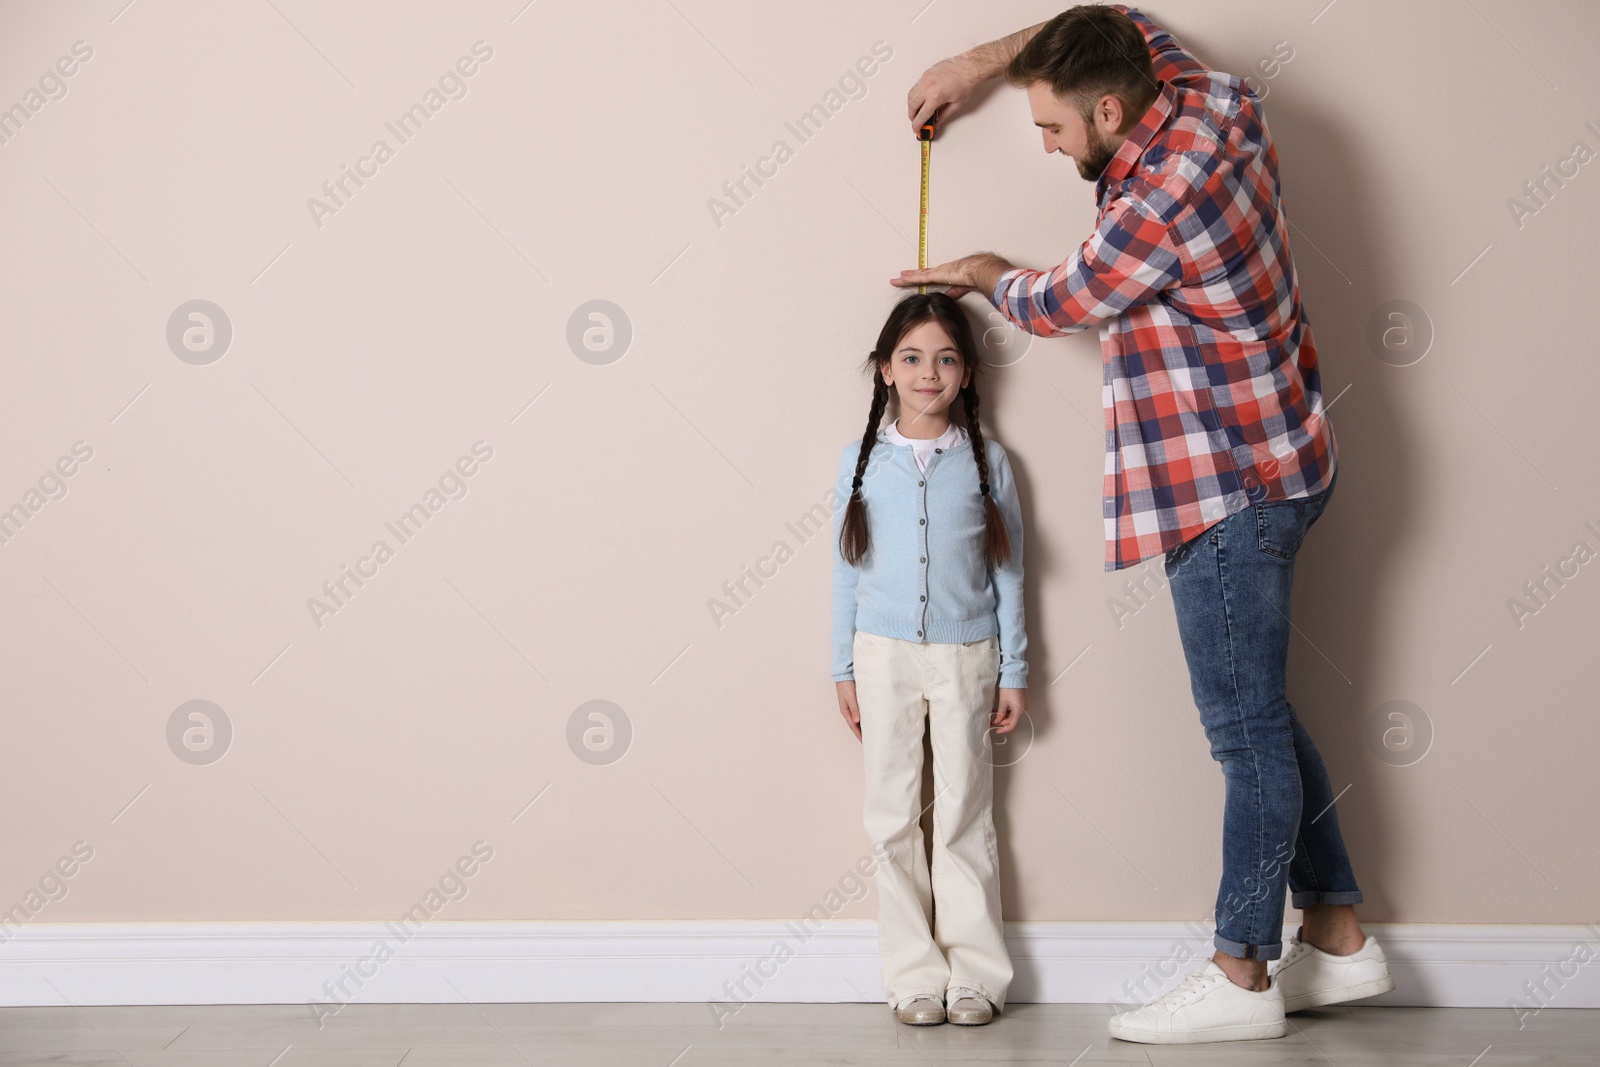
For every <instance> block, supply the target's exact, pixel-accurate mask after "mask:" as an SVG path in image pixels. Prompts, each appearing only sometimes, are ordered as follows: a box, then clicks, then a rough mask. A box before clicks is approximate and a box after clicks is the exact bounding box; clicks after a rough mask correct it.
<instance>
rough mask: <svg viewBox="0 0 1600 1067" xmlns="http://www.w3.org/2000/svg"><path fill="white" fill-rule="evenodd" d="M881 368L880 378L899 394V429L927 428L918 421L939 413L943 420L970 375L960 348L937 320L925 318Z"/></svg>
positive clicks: (906, 335)
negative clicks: (919, 424)
mask: <svg viewBox="0 0 1600 1067" xmlns="http://www.w3.org/2000/svg"><path fill="white" fill-rule="evenodd" d="M880 369H881V371H882V373H883V380H884V381H885V382H886V383H888V384H889V385H891V386H893V387H894V389H895V392H896V393H897V394H898V395H899V397H900V413H901V420H902V421H901V427H900V429H901V431H902V432H904V431H905V430H908V429H922V428H930V427H919V426H918V425H917V424H918V420H921V419H923V418H925V417H928V416H940V419H939V421H945V420H946V419H947V418H948V416H947V415H946V409H947V408H949V407H950V405H951V404H952V403H954V401H955V398H956V394H957V393H958V392H960V391H961V389H962V388H963V387H965V386H966V384H967V382H968V380H969V379H970V378H971V377H972V372H971V370H970V369H969V368H967V367H966V366H964V365H963V363H962V359H961V351H960V349H958V348H956V343H955V341H953V340H951V338H950V335H949V334H948V333H946V332H945V329H944V327H943V326H941V325H940V324H939V320H938V319H928V320H926V321H924V322H920V323H918V324H917V325H915V326H913V327H912V328H911V329H909V330H907V331H906V332H905V336H903V337H901V338H900V343H899V345H897V346H896V347H895V350H894V353H893V354H892V355H891V356H890V357H889V363H888V365H887V366H884V367H882V368H880Z"/></svg>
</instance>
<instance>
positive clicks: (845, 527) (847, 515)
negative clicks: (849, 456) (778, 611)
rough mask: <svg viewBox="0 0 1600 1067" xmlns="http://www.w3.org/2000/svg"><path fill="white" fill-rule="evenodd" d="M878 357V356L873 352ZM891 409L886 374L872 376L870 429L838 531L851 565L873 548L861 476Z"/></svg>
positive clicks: (868, 426)
mask: <svg viewBox="0 0 1600 1067" xmlns="http://www.w3.org/2000/svg"><path fill="white" fill-rule="evenodd" d="M874 357H876V353H874ZM888 406H889V383H888V382H885V381H884V380H883V375H881V374H874V375H873V376H872V407H871V409H870V410H869V412H868V413H867V429H866V432H865V433H863V434H862V435H861V453H860V455H858V456H857V457H856V476H855V480H854V481H853V482H852V483H851V490H850V503H849V505H848V506H847V507H846V508H845V512H844V522H843V523H842V524H841V526H840V528H839V554H840V555H841V556H843V557H844V559H845V561H846V562H847V563H849V564H850V566H852V567H855V566H859V565H860V563H861V560H862V558H863V557H865V556H866V554H867V550H868V549H869V548H871V547H872V541H871V534H870V531H869V530H868V528H867V502H866V500H865V499H863V498H862V496H861V476H862V475H863V474H865V473H866V470H867V461H868V460H869V459H870V458H871V457H872V446H873V445H875V444H876V443H877V441H878V423H879V421H881V420H882V418H883V413H884V410H885V409H886V408H887V407H888Z"/></svg>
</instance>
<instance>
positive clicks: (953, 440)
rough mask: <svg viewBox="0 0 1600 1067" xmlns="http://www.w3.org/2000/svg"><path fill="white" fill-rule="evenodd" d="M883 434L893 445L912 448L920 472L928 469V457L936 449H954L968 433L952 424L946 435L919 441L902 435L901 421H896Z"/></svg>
mask: <svg viewBox="0 0 1600 1067" xmlns="http://www.w3.org/2000/svg"><path fill="white" fill-rule="evenodd" d="M883 432H884V435H885V436H887V437H888V438H889V440H890V441H891V442H892V443H894V444H897V445H910V446H911V454H912V455H913V456H915V457H916V458H917V468H918V469H919V470H927V469H928V457H929V456H931V455H933V450H934V449H936V448H954V447H955V446H956V445H958V444H960V443H961V442H962V441H965V440H966V439H967V431H966V430H963V429H962V428H961V427H959V426H957V425H956V424H955V423H954V422H952V423H950V427H949V429H947V430H945V432H944V433H942V434H940V435H939V436H938V437H930V438H928V439H927V440H926V441H919V440H918V439H916V438H915V437H906V436H905V435H904V434H902V433H901V432H900V420H899V419H895V420H894V422H892V423H890V424H889V425H888V426H887V427H885V428H884V431H883Z"/></svg>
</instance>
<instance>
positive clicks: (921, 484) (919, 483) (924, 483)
mask: <svg viewBox="0 0 1600 1067" xmlns="http://www.w3.org/2000/svg"><path fill="white" fill-rule="evenodd" d="M927 484H928V483H927V482H918V483H917V485H919V486H923V485H927Z"/></svg>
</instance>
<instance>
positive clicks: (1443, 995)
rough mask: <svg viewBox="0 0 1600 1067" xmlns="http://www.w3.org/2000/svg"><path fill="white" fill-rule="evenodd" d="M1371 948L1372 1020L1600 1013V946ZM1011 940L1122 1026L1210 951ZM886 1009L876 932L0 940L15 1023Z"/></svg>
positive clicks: (1414, 937) (1122, 933) (1035, 969)
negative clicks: (581, 1007) (1400, 1011)
mask: <svg viewBox="0 0 1600 1067" xmlns="http://www.w3.org/2000/svg"><path fill="white" fill-rule="evenodd" d="M1369 931H1370V932H1371V933H1374V934H1376V935H1377V936H1378V937H1379V939H1380V940H1381V941H1382V943H1383V947H1384V951H1385V952H1386V953H1387V954H1388V957H1389V960H1390V967H1391V970H1392V972H1393V974H1394V976H1395V981H1396V988H1395V990H1394V992H1392V993H1388V994H1385V995H1384V996H1381V997H1374V998H1372V999H1371V1000H1368V1001H1364V1002H1363V1003H1365V1004H1389V1005H1426V1006H1438V1007H1493V1008H1505V1007H1506V1006H1507V1004H1508V1002H1510V1001H1512V1000H1513V999H1516V1000H1518V1001H1520V1002H1521V1003H1522V1004H1523V1006H1524V1008H1525V1009H1528V1010H1531V1009H1533V1008H1537V1007H1542V1006H1548V1007H1552V1008H1555V1007H1587V1008H1594V1007H1600V965H1592V966H1591V965H1589V961H1591V960H1593V959H1595V958H1597V957H1600V928H1596V927H1585V926H1437V925H1429V924H1412V923H1403V924H1391V925H1383V924H1376V923H1374V924H1371V925H1370V926H1369ZM1006 940H1007V943H1008V944H1009V946H1010V949H1011V955H1012V961H1013V963H1014V965H1015V967H1016V978H1015V980H1014V981H1013V983H1012V986H1011V990H1010V993H1009V1000H1010V1002H1011V1003H1098V1004H1105V1005H1107V1006H1108V1010H1109V1009H1110V1008H1111V1007H1120V1006H1121V1005H1123V1004H1126V1003H1132V1002H1135V1001H1143V1000H1145V999H1148V998H1149V997H1150V996H1153V995H1155V994H1156V993H1158V992H1160V991H1161V990H1163V989H1165V988H1168V987H1170V986H1171V985H1173V984H1175V983H1176V982H1177V981H1178V979H1179V977H1181V976H1182V975H1183V974H1186V973H1187V972H1188V971H1189V970H1191V969H1193V967H1194V966H1195V965H1196V963H1197V962H1198V961H1199V960H1201V959H1203V958H1205V957H1206V956H1209V955H1210V951H1211V949H1210V933H1209V930H1208V928H1206V927H1204V926H1202V925H1200V924H1198V923H1185V922H1106V923H1096V922H1023V923H1008V924H1007V925H1006ZM341 983H343V989H340V988H339V987H340V984H341ZM741 983H742V987H741ZM1524 983H1532V984H1531V985H1529V986H1525V985H1524ZM1535 987H1537V988H1538V989H1539V990H1540V992H1539V993H1538V995H1537V996H1535V995H1534V993H1533V992H1532V990H1533V989H1534V988H1535ZM881 996H882V986H881V985H880V983H879V963H878V945H877V928H876V924H875V923H873V922H871V921H863V920H850V921H833V922H829V923H826V924H822V925H820V926H818V927H812V928H805V927H802V926H800V925H799V924H798V922H782V921H682V922H672V921H651V922H441V921H432V922H428V923H426V924H424V925H422V926H420V927H414V928H412V929H411V930H410V931H407V930H405V929H402V928H401V927H399V926H397V925H395V924H392V923H383V922H303V923H296V922H281V923H279V922H237V923H227V922H197V923H37V924H30V925H28V926H25V927H20V928H15V929H13V930H11V936H10V937H9V939H7V940H5V941H4V942H0V1005H6V1006H14V1005H60V1004H64V1003H67V1002H70V1003H72V1004H75V1005H89V1004H309V1003H310V1002H312V1001H313V1000H315V1001H316V1002H317V1003H319V1004H321V1005H322V1008H321V1009H320V1011H321V1012H323V1013H329V1014H331V1013H335V1012H336V1010H337V1009H338V1008H339V1007H341V1006H342V1005H343V1004H344V1003H346V1002H348V1003H356V1004H362V1003H368V1004H376V1003H461V1002H463V1000H470V1001H472V1002H474V1003H483V1002H563V1001H673V1002H703V1003H706V1004H707V1011H708V1012H709V1013H710V1014H712V1015H718V1014H721V1015H723V1016H726V1015H727V1014H729V1013H730V1012H735V1011H736V1010H737V1008H738V1006H739V1005H740V1004H741V1003H742V1002H746V1001H766V1002H819V1001H822V1002H851V1001H855V1002H860V1001H865V1000H876V999H877V998H879V997H881ZM308 1010H310V1009H309V1008H308ZM314 1013H315V1012H314Z"/></svg>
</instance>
